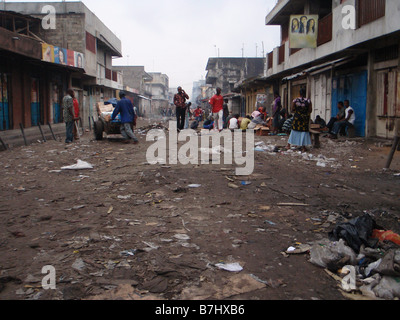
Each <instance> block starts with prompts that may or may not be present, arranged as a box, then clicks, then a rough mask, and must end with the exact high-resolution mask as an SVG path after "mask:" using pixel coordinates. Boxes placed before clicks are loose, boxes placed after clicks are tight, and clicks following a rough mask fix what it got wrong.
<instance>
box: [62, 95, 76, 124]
mask: <svg viewBox="0 0 400 320" xmlns="http://www.w3.org/2000/svg"><path fill="white" fill-rule="evenodd" d="M73 107H74V100H73V99H72V97H71V96H70V95H66V96H65V97H64V98H63V111H64V112H63V114H64V122H65V123H67V122H72V121H74V118H73V117H72V115H71V113H70V111H69V110H70V109H72V110H73Z"/></svg>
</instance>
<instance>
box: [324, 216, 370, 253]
mask: <svg viewBox="0 0 400 320" xmlns="http://www.w3.org/2000/svg"><path fill="white" fill-rule="evenodd" d="M375 225H376V223H375V221H374V220H373V219H372V217H371V216H370V215H369V214H365V215H364V216H362V217H357V218H355V219H353V220H350V221H349V222H347V223H341V224H339V225H337V226H336V228H335V229H334V230H333V231H332V232H330V233H329V239H330V240H331V241H338V240H339V239H343V240H345V241H346V243H347V245H348V246H349V247H351V248H352V249H353V250H354V252H356V253H359V252H360V247H361V245H362V244H365V245H366V246H369V244H370V242H369V238H370V237H371V235H372V231H373V230H374V228H375Z"/></svg>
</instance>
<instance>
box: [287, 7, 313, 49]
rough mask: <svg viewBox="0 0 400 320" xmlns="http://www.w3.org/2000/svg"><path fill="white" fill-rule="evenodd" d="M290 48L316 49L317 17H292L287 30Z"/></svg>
mask: <svg viewBox="0 0 400 320" xmlns="http://www.w3.org/2000/svg"><path fill="white" fill-rule="evenodd" d="M289 38H290V48H291V49H302V48H316V47H317V38H318V15H292V16H290V28H289Z"/></svg>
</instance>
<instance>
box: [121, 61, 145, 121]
mask: <svg viewBox="0 0 400 320" xmlns="http://www.w3.org/2000/svg"><path fill="white" fill-rule="evenodd" d="M113 70H114V71H117V72H120V73H121V74H122V78H123V84H124V90H125V91H126V93H127V96H128V97H130V98H131V100H132V102H133V104H134V105H135V106H136V107H137V108H138V110H139V113H140V115H144V114H147V115H149V114H150V113H151V97H152V92H151V88H150V82H151V81H153V77H152V76H151V75H150V74H149V73H147V72H146V71H145V68H144V67H143V66H114V67H113Z"/></svg>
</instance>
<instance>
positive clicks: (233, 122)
mask: <svg viewBox="0 0 400 320" xmlns="http://www.w3.org/2000/svg"><path fill="white" fill-rule="evenodd" d="M228 125H229V129H230V130H236V129H239V115H238V114H237V115H235V116H234V117H233V118H232V119H231V120H229V124H228Z"/></svg>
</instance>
